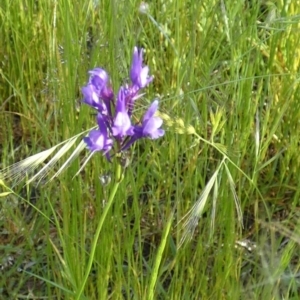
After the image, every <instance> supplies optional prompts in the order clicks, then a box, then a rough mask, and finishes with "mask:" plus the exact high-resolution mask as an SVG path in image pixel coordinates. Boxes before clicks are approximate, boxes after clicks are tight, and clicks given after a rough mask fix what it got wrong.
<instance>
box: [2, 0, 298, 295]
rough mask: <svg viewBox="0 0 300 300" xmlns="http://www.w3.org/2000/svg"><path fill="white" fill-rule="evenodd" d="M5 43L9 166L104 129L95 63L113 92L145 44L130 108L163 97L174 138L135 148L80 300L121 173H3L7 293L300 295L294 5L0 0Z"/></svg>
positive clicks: (94, 165) (104, 169)
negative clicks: (93, 102)
mask: <svg viewBox="0 0 300 300" xmlns="http://www.w3.org/2000/svg"><path fill="white" fill-rule="evenodd" d="M0 35H1V38H0V57H1V62H0V83H1V84H0V128H1V130H0V156H1V165H0V168H1V169H4V168H6V167H8V166H10V165H12V164H13V163H15V162H17V161H20V160H22V159H25V158H27V157H30V156H31V155H34V154H37V153H40V152H41V151H43V150H46V149H49V148H50V147H52V146H54V145H57V144H58V143H60V142H62V141H64V140H66V139H68V138H70V137H72V136H75V135H76V134H78V133H80V132H82V131H85V130H87V129H88V128H90V127H92V126H94V124H95V120H94V115H93V114H92V112H91V110H90V109H89V108H88V107H87V106H84V105H81V103H80V102H81V99H82V96H81V91H80V89H81V87H82V86H83V85H85V83H86V81H87V72H88V70H90V69H91V68H93V67H95V66H99V67H103V68H105V69H106V70H107V71H108V72H109V74H110V75H111V79H112V83H113V87H114V89H115V90H117V89H118V87H119V86H120V84H123V83H124V82H126V81H127V80H128V77H129V74H128V72H129V67H130V63H131V56H132V51H133V47H134V46H135V45H137V46H140V47H143V48H144V49H146V53H145V58H146V63H147V65H149V67H150V70H151V74H154V76H155V79H154V82H153V84H152V85H151V86H150V87H149V88H147V90H146V94H145V96H144V97H143V99H141V100H140V101H139V103H138V108H137V111H136V113H137V115H138V114H139V112H140V111H143V110H145V108H146V107H147V106H148V105H149V103H150V102H151V101H152V100H153V99H154V98H155V97H159V98H160V108H161V112H162V113H164V119H165V125H164V128H165V129H166V135H165V136H164V137H163V138H162V139H160V140H157V141H149V140H143V141H140V142H139V143H138V144H137V145H136V146H135V147H134V148H133V149H132V152H131V153H130V159H131V164H130V166H129V167H128V168H127V170H126V173H125V178H124V180H123V182H122V184H121V185H120V188H119V190H118V192H117V194H116V197H115V202H114V205H113V207H112V209H111V210H110V211H109V214H108V216H107V217H106V219H105V223H104V226H103V229H102V232H101V234H100V239H99V241H98V246H97V248H96V252H95V257H94V263H93V268H92V270H91V273H90V274H89V277H88V280H87V282H86V284H85V286H84V290H83V293H82V295H80V296H79V290H80V288H81V287H82V282H83V280H84V275H85V271H86V267H87V261H88V257H89V250H90V245H91V241H92V240H93V236H94V233H95V229H96V227H97V222H98V220H99V218H100V217H101V214H102V212H103V207H105V203H106V200H107V195H109V193H110V188H111V187H110V185H109V184H108V185H106V186H103V185H102V184H101V181H100V180H99V177H100V178H103V175H105V174H109V173H108V172H110V170H111V169H112V168H113V165H112V164H109V163H108V162H106V160H105V159H104V158H103V157H102V156H101V155H100V154H99V155H97V156H94V157H93V159H92V160H91V161H90V162H89V163H88V164H87V166H86V167H85V168H84V170H83V171H82V172H81V173H80V174H79V175H78V176H77V177H75V178H74V179H73V176H74V175H75V174H76V172H77V171H78V170H79V168H80V162H81V161H82V160H83V158H84V156H86V155H88V153H87V151H85V152H83V154H81V155H80V157H79V158H78V159H77V160H75V161H74V162H73V163H72V165H71V166H70V167H69V168H68V169H67V170H66V171H65V172H64V173H63V174H62V175H61V176H59V177H58V178H55V179H54V180H52V181H51V182H49V183H47V184H43V182H42V183H40V184H39V185H38V184H37V183H31V184H30V185H27V186H24V183H25V182H19V181H17V179H18V178H16V177H11V178H8V179H10V180H5V181H4V175H3V176H2V179H3V181H1V186H2V191H1V198H0V272H1V276H0V298H1V299H188V300H189V299H298V297H299V293H300V276H299V275H300V273H299V253H300V252H299V247H300V224H299V215H300V213H299V193H300V188H299V184H300V176H299V133H298V130H299V127H300V123H299V119H300V113H299V111H300V109H299V108H300V93H299V64H300V1H298V0H290V1H289V0H273V1H263V0H261V1H259V0H258V1H251V0H248V1H247V0H244V1H240V0H202V1H198V0H173V1H166V0H156V1H149V2H147V3H146V2H140V1H136V0H128V1H122V0H121V1H120V0H116V1H115V0H102V1H96V0H94V1H92V0H77V1H74V0H72V1H71V0H66V1H57V0H52V1H35V0H22V1H10V0H3V1H1V4H0ZM70 153H71V152H70ZM70 153H69V154H66V156H64V157H62V158H61V160H60V162H59V163H60V165H62V164H63V162H64V160H65V159H66V158H67V157H68V155H70ZM35 164H36V166H37V165H38V161H36V163H35ZM58 168H59V166H55V167H54V168H53V170H51V171H50V173H49V178H50V177H51V176H52V175H53V174H54V172H55V171H56V170H57V169H58ZM3 174H4V173H3ZM29 175H33V174H29ZM195 203H196V206H194V209H192V207H193V205H194V204H195ZM191 209H192V210H191ZM240 214H242V215H243V222H242V220H241V216H240ZM182 242H183V243H182ZM181 243H182V245H181ZM180 245H181V247H179V246H180Z"/></svg>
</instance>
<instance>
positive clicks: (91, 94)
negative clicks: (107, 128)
mask: <svg viewBox="0 0 300 300" xmlns="http://www.w3.org/2000/svg"><path fill="white" fill-rule="evenodd" d="M81 92H82V94H83V102H84V103H86V104H88V105H90V106H92V107H94V108H95V109H97V110H98V111H104V110H106V106H104V105H105V104H104V103H103V101H102V100H101V99H100V98H99V96H98V93H97V90H96V88H95V86H94V85H92V84H88V85H87V86H84V87H83V88H82V89H81Z"/></svg>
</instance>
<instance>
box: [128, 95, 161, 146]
mask: <svg viewBox="0 0 300 300" xmlns="http://www.w3.org/2000/svg"><path fill="white" fill-rule="evenodd" d="M157 108H158V100H155V101H153V103H152V104H151V105H150V107H149V108H148V110H147V111H146V113H145V115H144V117H143V123H142V125H141V126H135V127H134V134H133V136H132V137H131V138H130V139H129V141H128V142H127V143H126V144H125V145H124V146H123V147H122V150H126V149H128V148H129V147H130V146H131V145H132V144H133V143H134V142H135V141H136V140H138V139H141V138H144V137H148V138H150V139H153V140H154V139H157V138H159V137H161V136H163V135H164V134H165V131H164V130H163V129H160V127H161V125H162V123H163V120H162V119H161V118H159V117H155V116H154V115H155V113H156V111H157Z"/></svg>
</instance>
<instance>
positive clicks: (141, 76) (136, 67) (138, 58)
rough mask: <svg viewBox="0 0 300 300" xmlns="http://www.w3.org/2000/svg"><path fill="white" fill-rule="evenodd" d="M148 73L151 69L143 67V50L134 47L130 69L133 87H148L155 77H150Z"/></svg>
mask: <svg viewBox="0 0 300 300" xmlns="http://www.w3.org/2000/svg"><path fill="white" fill-rule="evenodd" d="M148 73H149V67H148V66H145V67H143V49H138V48H137V47H134V51H133V57H132V65H131V69H130V79H131V82H132V84H133V86H136V87H137V89H142V88H144V87H146V86H147V85H148V84H149V83H150V82H151V81H152V80H153V76H150V77H149V75H148Z"/></svg>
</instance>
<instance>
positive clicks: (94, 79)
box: [89, 68, 114, 100]
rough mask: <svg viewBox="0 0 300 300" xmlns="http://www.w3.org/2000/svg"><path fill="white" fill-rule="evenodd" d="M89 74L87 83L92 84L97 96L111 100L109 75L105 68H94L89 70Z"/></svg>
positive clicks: (112, 95) (111, 92)
mask: <svg viewBox="0 0 300 300" xmlns="http://www.w3.org/2000/svg"><path fill="white" fill-rule="evenodd" d="M89 74H91V77H90V80H89V83H90V84H92V85H93V86H94V87H95V88H96V90H97V91H98V93H99V97H100V98H101V99H103V100H113V98H114V93H113V91H112V89H111V87H110V86H109V85H108V82H109V77H108V74H107V73H106V71H105V70H103V69H101V68H95V69H93V70H91V71H89Z"/></svg>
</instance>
